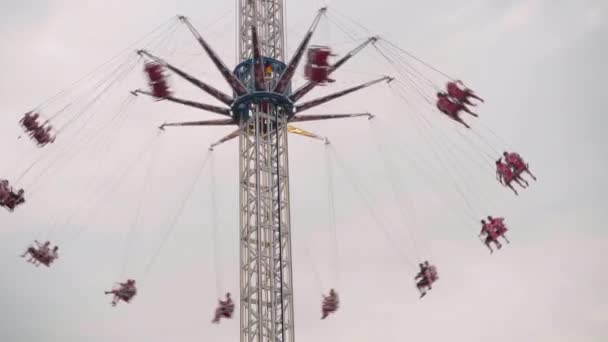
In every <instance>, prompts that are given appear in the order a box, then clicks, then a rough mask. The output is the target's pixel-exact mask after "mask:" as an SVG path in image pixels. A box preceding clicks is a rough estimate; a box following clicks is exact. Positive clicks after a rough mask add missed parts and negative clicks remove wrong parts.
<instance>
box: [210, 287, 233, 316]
mask: <svg viewBox="0 0 608 342" xmlns="http://www.w3.org/2000/svg"><path fill="white" fill-rule="evenodd" d="M233 313H234V303H233V302H232V298H230V292H228V293H226V300H221V299H220V300H219V305H218V307H217V308H216V309H215V316H214V317H213V320H212V321H211V323H219V322H220V319H221V318H232V314H233Z"/></svg>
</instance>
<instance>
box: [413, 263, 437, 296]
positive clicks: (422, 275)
mask: <svg viewBox="0 0 608 342" xmlns="http://www.w3.org/2000/svg"><path fill="white" fill-rule="evenodd" d="M414 279H420V281H418V282H417V283H416V287H417V288H418V291H420V298H422V297H424V296H425V295H426V293H427V290H432V289H433V287H432V285H433V283H434V282H435V281H437V279H439V278H438V277H437V269H436V268H435V266H433V265H430V264H429V262H428V261H425V262H424V263H422V264H420V272H418V274H417V275H416V277H415V278H414Z"/></svg>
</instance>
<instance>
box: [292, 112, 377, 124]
mask: <svg viewBox="0 0 608 342" xmlns="http://www.w3.org/2000/svg"><path fill="white" fill-rule="evenodd" d="M362 116H366V117H367V119H368V120H371V119H373V118H374V116H373V115H372V114H370V113H353V114H320V115H300V116H298V115H296V116H294V117H293V118H292V119H291V120H289V122H303V121H320V120H332V119H347V118H356V117H362Z"/></svg>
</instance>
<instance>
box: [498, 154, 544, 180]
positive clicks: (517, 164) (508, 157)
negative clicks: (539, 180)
mask: <svg viewBox="0 0 608 342" xmlns="http://www.w3.org/2000/svg"><path fill="white" fill-rule="evenodd" d="M502 155H503V156H504V157H505V161H506V162H507V165H509V167H510V168H511V169H512V170H513V172H514V173H515V174H517V175H521V173H522V172H526V173H527V174H529V175H530V177H532V179H534V180H536V177H535V176H534V175H533V174H532V172H530V169H529V167H528V164H526V163H525V162H524V160H523V158H522V157H521V156H520V155H519V154H517V153H515V152H511V153H508V152H506V151H505V152H503V154H502Z"/></svg>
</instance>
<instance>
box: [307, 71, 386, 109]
mask: <svg viewBox="0 0 608 342" xmlns="http://www.w3.org/2000/svg"><path fill="white" fill-rule="evenodd" d="M392 80H393V78H392V77H388V76H384V77H382V78H379V79H377V80H374V81H370V82H367V83H364V84H361V85H358V86H355V87H352V88H348V89H344V90H342V91H339V92H337V93H333V94H330V95H327V96H323V97H321V98H318V99H315V100H311V101H308V102H304V103H302V104H301V105H298V106H296V113H300V112H303V111H305V110H307V109H310V108H312V107H316V106H318V105H321V104H324V103H326V102H329V101H332V100H335V99H337V98H339V97H342V96H344V95H347V94H350V93H352V92H355V91H357V90H361V89H363V88H367V87H369V86H372V85H374V84H376V83H379V82H382V81H388V82H390V81H392Z"/></svg>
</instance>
